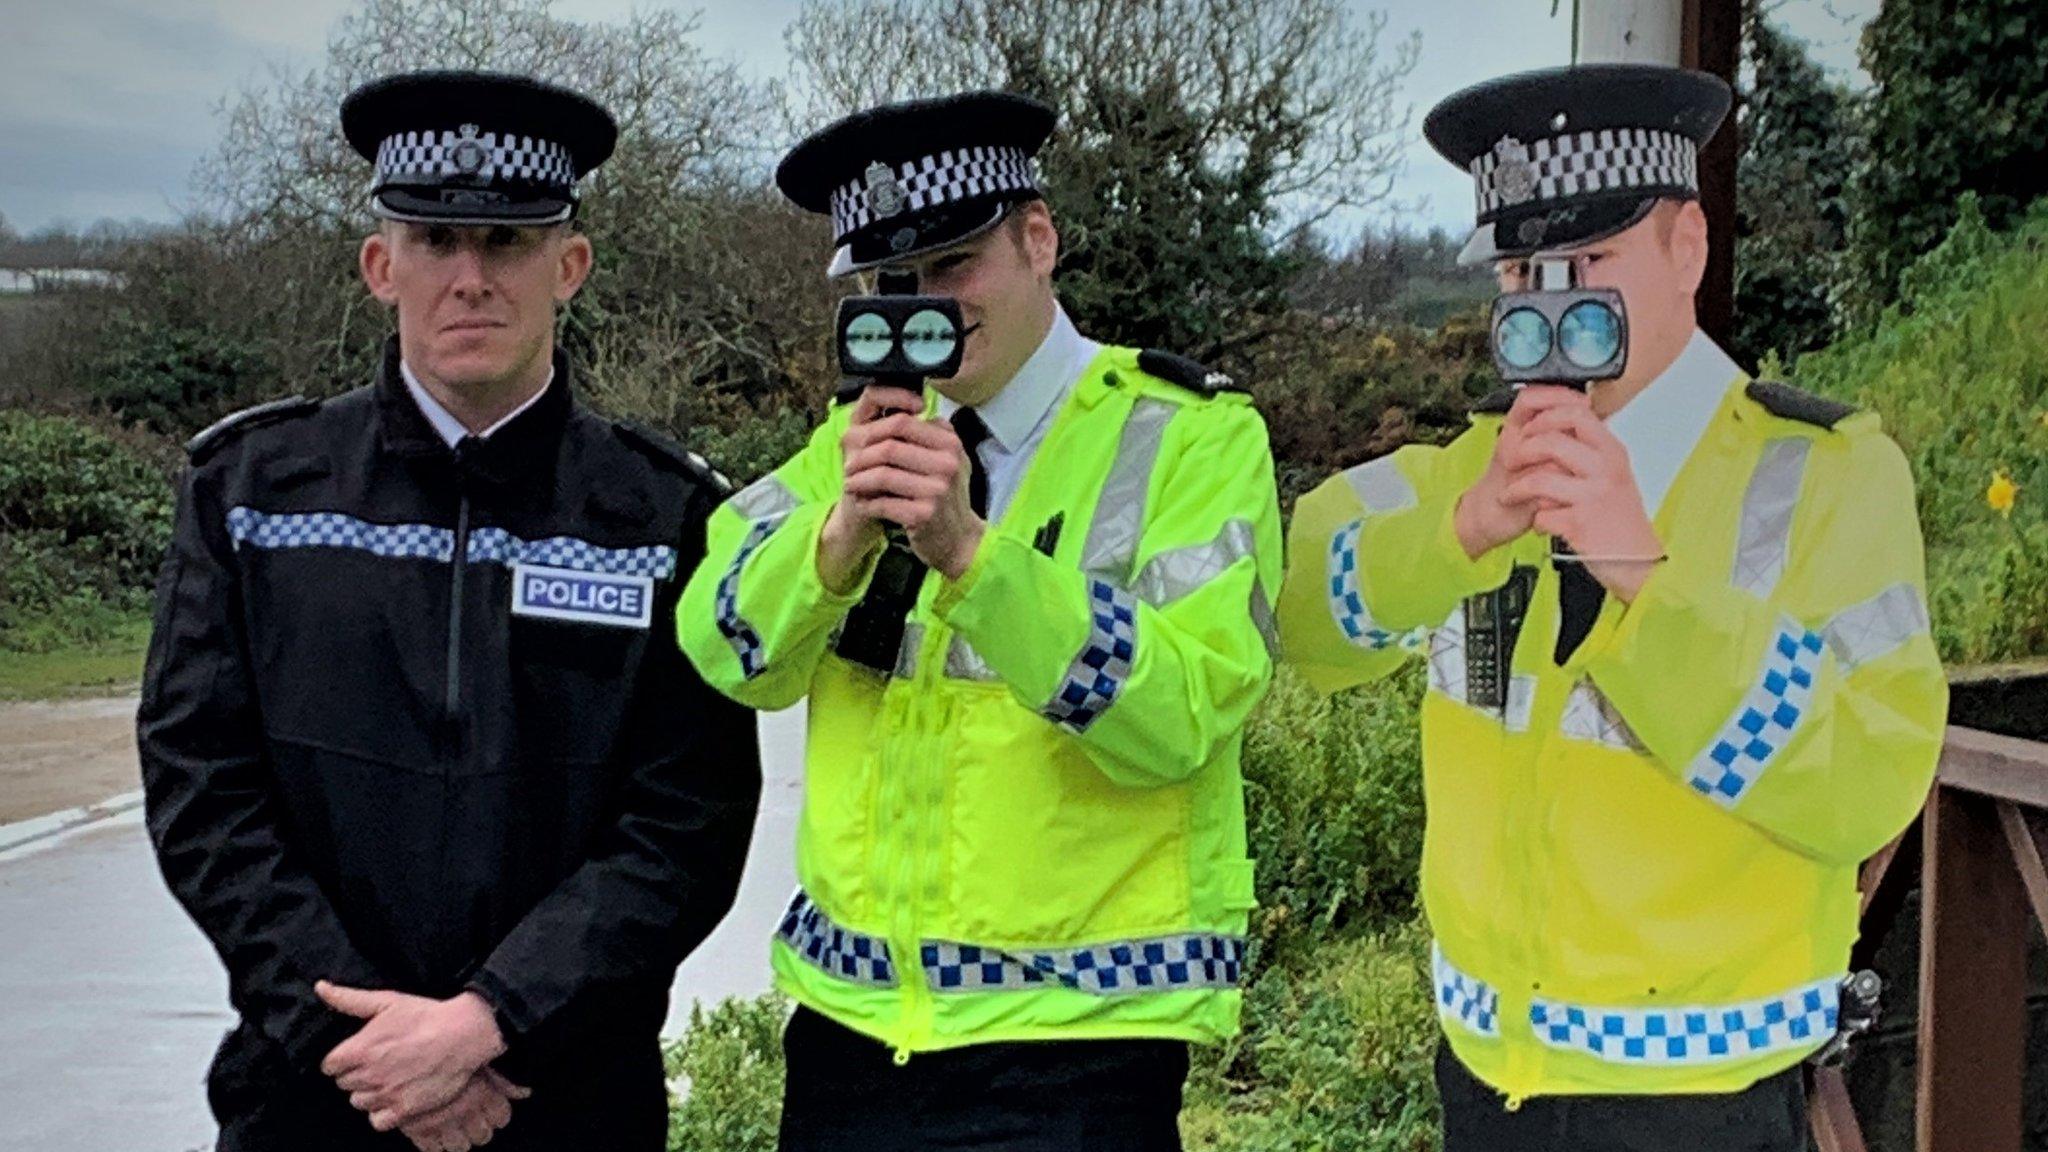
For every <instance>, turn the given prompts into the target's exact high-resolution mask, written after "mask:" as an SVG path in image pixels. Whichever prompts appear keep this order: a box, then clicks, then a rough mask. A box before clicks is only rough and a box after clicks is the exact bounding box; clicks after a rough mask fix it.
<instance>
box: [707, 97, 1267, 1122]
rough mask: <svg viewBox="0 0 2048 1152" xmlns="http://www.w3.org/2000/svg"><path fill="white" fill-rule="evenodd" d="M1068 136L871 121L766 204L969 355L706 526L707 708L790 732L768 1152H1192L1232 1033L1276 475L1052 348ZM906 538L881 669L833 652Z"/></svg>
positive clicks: (1242, 439) (947, 122)
mask: <svg viewBox="0 0 2048 1152" xmlns="http://www.w3.org/2000/svg"><path fill="white" fill-rule="evenodd" d="M1053 120H1054V117H1053V113H1052V112H1051V110H1050V109H1048V108H1046V107H1045V106H1043V105H1040V104H1038V103H1036V102H1034V101H1031V100H1027V99H1024V98H1022V97H1018V96H1014V95H1009V94H1004V93H994V92H983V93H970V94H966V95H959V96H953V97H948V98H943V99H935V100H924V101H914V102H910V103H903V104H892V105H888V106H886V107H880V108H875V109H871V110H869V111H866V112H862V113H859V114H857V115H854V116H851V117H848V118H846V119H844V120H841V121H839V122H837V123H835V124H833V125H831V126H829V127H827V128H825V129H824V130H822V131H820V132H818V133H817V134H815V135H813V136H811V137H810V138H808V139H806V140H805V141H803V142H802V143H801V144H799V145H797V147H796V148H795V149H794V150H793V151H791V152H790V153H789V155H788V156H787V157H786V158H785V159H784V160H783V162H782V164H781V167H780V169H779V170H778V172H777V173H776V180H777V183H778V184H779V185H780V187H781V188H782V190H783V192H784V193H785V194H787V195H788V196H789V197H790V198H791V199H792V200H794V201H795V202H796V203H797V204H799V205H801V206H802V207H804V208H807V209H810V210H812V211H816V212H821V213H823V212H829V213H830V214H831V216H832V220H833V234H834V240H835V243H836V244H837V246H838V253H837V255H836V257H835V258H834V260H833V263H832V271H833V272H834V273H835V274H838V273H846V272H852V271H861V270H870V269H872V270H878V271H879V272H881V273H883V274H885V275H886V274H889V273H891V272H896V273H904V272H907V273H910V274H912V275H914V276H915V279H916V286H917V289H918V291H919V292H920V293H923V294H929V295H935V296H942V297H950V298H952V300H953V301H955V302H956V303H957V304H958V306H959V308H960V310H961V313H962V319H963V320H964V322H965V325H964V327H965V330H966V332H967V336H966V343H965V346H964V352H963V360H962V363H961V366H960V368H959V371H958V372H957V374H955V375H953V376H952V377H950V378H948V379H941V380H936V381H934V382H933V383H932V385H931V386H930V387H928V388H926V389H924V390H923V391H922V392H919V391H913V390H911V389H906V388H891V387H882V386H876V385H870V386H868V387H867V388H866V389H865V391H863V392H860V393H859V394H858V396H857V398H853V399H851V400H850V401H847V402H843V403H841V404H839V405H838V406H837V407H835V408H834V409H833V410H832V412H831V415H830V417H829V419H828V420H827V421H826V423H825V424H824V425H823V426H822V427H820V428H819V429H818V430H817V432H816V434H815V435H814V436H813V437H812V439H811V441H810V444H809V446H808V447H806V448H805V449H804V450H803V451H801V452H800V453H798V454H797V455H796V456H795V457H794V458H792V459H791V460H789V461H788V462H787V463H785V464H783V465H782V466H781V467H779V468H777V469H776V470H775V471H774V472H773V473H772V474H770V475H769V476H767V477H765V478H763V479H762V480H760V481H759V482H758V483H755V484H753V485H751V486H750V487H748V488H746V489H745V490H743V491H742V492H740V493H739V494H738V495H736V496H734V497H733V498H732V499H730V500H728V501H727V502H726V503H725V504H724V506H722V507H721V508H720V509H719V510H718V512H717V514H716V515H715V516H714V517H713V518H712V522H711V544H710V548H709V551H708V552H707V555H706V561H705V564H704V566H703V567H702V568H701V569H700V570H699V571H698V574H697V575H696V576H695V577H693V578H692V580H691V582H690V586H689V588H688V590H687V591H686V593H685V594H684V598H683V606H682V609H683V610H682V617H681V629H682V635H683V640H684V647H685V648H686V650H687V651H688V652H689V655H690V658H691V659H692V660H693V661H695V662H696V664H697V666H698V668H699V669H700V670H701V671H702V672H703V674H704V677H705V679H706V680H708V681H710V682H711V683H712V684H714V685H715V686H717V687H718V688H719V689H720V690H722V691H725V692H728V693H730V694H732V695H733V696H734V697H736V698H737V699H739V700H742V701H744V702H746V703H749V704H752V705H755V706H757V707H764V708H781V707H786V706H788V705H790V704H792V703H794V702H796V701H797V700H799V699H804V698H808V700H809V723H810V739H809V743H808V747H807V750H806V755H807V761H806V776H805V796H804V813H803V820H802V824H801V828H800V833H799V844H798V860H797V870H798V873H799V878H800V880H801V881H802V889H801V890H800V891H799V892H798V893H797V894H796V897H795V899H794V900H793V902H792V903H791V905H790V908H789V911H788V914H787V916H786V917H785V919H784V921H783V924H782V927H781V931H780V933H779V935H778V937H777V939H776V940H775V941H774V943H773V945H772V948H773V964H774V969H775V977H776V983H777V986H778V987H779V988H781V989H782V990H784V991H785V992H786V993H787V994H789V995H790V996H791V997H792V998H794V999H795V1000H796V1001H797V1003H798V1004H799V1008H798V1009H797V1014H796V1016H795V1018H794V1019H793V1020H792V1021H791V1023H790V1025H789V1030H788V1033H787V1036H786V1038H785V1045H784V1046H785V1049H786V1051H787V1054H788V1069H789V1076H788V1087H787V1092H786V1095H785V1102H784V1110H783V1127H782V1147H783V1148H785V1149H792V1150H794V1149H846V1150H853V1149H876V1148H889V1149H901V1150H914V1149H923V1148H948V1149H967V1148H989V1149H998V1148H999V1149H1004V1150H1007V1152H1019V1150H1022V1152H1030V1150H1034V1149H1046V1150H1051V1149H1075V1148H1088V1149H1096V1150H1101V1152H1128V1150H1151V1149H1171V1148H1177V1147H1179V1138H1178V1133H1177V1129H1176V1123H1175V1117H1176V1115H1177V1113H1178V1111H1179V1107H1180V1096H1181V1086H1182V1083H1183V1081H1184V1080H1185V1078H1186V1073H1187V1067H1188V1055H1187V1044H1188V1042H1190V1041H1193V1042H1215V1041H1219V1040H1221V1039H1223V1038H1225V1037H1227V1036H1229V1035H1230V1034H1231V1033H1232V1032H1234V1031H1235V1030H1236V1027H1237V1022H1238V1010H1239V1000H1240V994H1239V991H1238V989H1239V985H1240V981H1241V978H1242V975H1243V961H1244V950H1245V928H1246V914H1247V911H1248V909H1249V908H1250V907H1251V904H1252V874H1251V862H1250V860H1248V859H1247V858H1246V850H1245V830H1244V810H1243V797H1242V791H1243V788H1242V782H1241V780H1240V777H1239V770H1238V757H1239V745H1240V734H1241V729H1242V727H1243V724H1244V722H1245V718H1246V715H1247V714H1248V713H1249V712H1250V710H1251V708H1252V706H1253V705H1254V704H1255V703H1256V702H1257V701H1258V699H1259V698H1260V696H1261V695H1262V694H1263V693H1264V691H1265V688H1266V685H1267V682H1268V679H1269V676H1270V673H1271V656H1270V649H1269V645H1268V633H1269V632H1270V628H1269V624H1270V620H1271V611H1270V604H1269V601H1268V599H1267V598H1268V596H1269V595H1271V594H1272V593H1273V591H1274V590H1275V589H1276V588H1277V585H1278V577H1279V561H1280V553H1279V528H1278V524H1279V517H1278V510H1277V508H1276V500H1275V493H1274V486H1273V463H1272V459H1271V454H1270V451H1269V449H1268V447H1267V440H1266V433H1265V428H1264V425H1263V423H1262V421H1261V420H1260V419H1259V416H1258V414H1257V413H1256V412H1255V411H1253V409H1252V407H1251V405H1250V404H1249V402H1248V399H1247V397H1245V396H1244V395H1242V394H1240V393H1238V392H1235V391H1234V390H1231V389H1230V387H1229V385H1230V382H1229V380H1228V379H1227V378H1225V377H1222V376H1221V375H1219V374H1216V373H1211V372H1208V371H1207V370H1205V369H1202V368H1201V367H1200V366H1199V365H1195V364H1193V363H1192V362H1190V361H1187V360H1183V359H1181V358H1179V357H1176V356H1166V355H1161V354H1157V353H1151V352H1140V351H1138V350H1136V349H1128V348H1117V347H1110V346H1104V345H1099V344H1097V343H1095V342H1093V341H1091V340H1089V339H1087V338H1086V337H1084V336H1083V335H1081V334H1080V333H1079V332H1077V331H1076V330H1075V327H1074V325H1073V324H1072V323H1071V322H1070V321H1069V320H1068V318H1067V316H1066V314H1065V313H1064V312H1063V311H1062V310H1061V308H1060V306H1059V303H1058V300H1057V299H1056V296H1055V293H1054V291H1053V285H1052V273H1053V268H1054V265H1055V263H1056V262H1057V259H1058V254H1059V235H1058V232H1057V230H1056V228H1055V225H1054V221H1053V217H1052V215H1051V213H1050V212H1049V211H1048V209H1047V207H1046V205H1045V203H1044V201H1043V200H1042V199H1041V198H1040V195H1039V191H1038V187H1037V183H1036V178H1035V176H1034V174H1033V171H1032V157H1033V155H1034V154H1035V153H1036V152H1037V150H1038V149H1039V147H1040V145H1041V144H1042V143H1043V141H1044V140H1045V139H1046V137H1047V135H1048V133H1049V132H1050V131H1051V130H1052V127H1053ZM892 524H893V525H900V526H901V527H902V528H903V529H905V530H907V531H906V536H907V542H908V546H909V548H910V549H911V550H912V551H913V552H914V554H915V556H916V557H917V558H918V559H919V560H920V561H921V562H922V563H923V564H924V565H927V566H928V571H927V572H925V573H923V574H922V576H921V583H916V584H913V585H912V586H911V592H912V594H913V598H912V600H911V602H909V603H903V602H896V601H889V600H888V598H887V597H886V596H882V595H879V594H878V595H877V597H876V600H877V601H880V602H883V603H894V604H895V605H896V606H895V607H893V608H888V609H886V610H887V611H889V612H891V613H893V614H894V620H893V621H891V622H890V623H893V625H894V627H893V628H892V629H890V635H891V637H892V638H891V641H890V643H889V644H887V645H886V646H885V647H886V649H887V651H886V653H884V655H883V656H882V657H881V658H876V657H874V656H873V654H872V653H871V652H870V651H869V647H870V645H869V644H868V642H867V641H865V640H864V641H862V642H861V643H859V644H853V643H849V642H848V641H847V639H846V637H847V635H848V634H850V633H852V632H853V631H854V630H855V629H854V627H853V625H852V624H850V623H848V621H849V616H850V614H851V613H853V612H854V611H855V610H856V609H857V608H860V607H863V606H871V603H870V601H869V599H868V598H869V596H870V594H871V593H873V592H875V588H874V587H873V586H872V585H871V581H872V582H873V584H875V585H878V584H880V583H881V582H882V581H881V579H880V578H879V577H876V576H875V570H876V568H877V565H878V563H879V561H880V558H881V557H882V556H883V555H884V552H885V546H886V545H885V525H892ZM872 618H873V613H872V612H870V613H868V615H867V616H866V617H864V619H868V620H872ZM862 634H863V635H864V636H871V635H872V632H871V631H869V630H866V629H863V630H862Z"/></svg>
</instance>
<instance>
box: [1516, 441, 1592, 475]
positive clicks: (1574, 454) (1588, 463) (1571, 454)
mask: <svg viewBox="0 0 2048 1152" xmlns="http://www.w3.org/2000/svg"><path fill="white" fill-rule="evenodd" d="M1511 456H1512V459H1511V460H1510V461H1509V462H1508V467H1509V468H1510V469H1511V470H1513V471H1515V472H1520V471H1522V470H1523V469H1525V468H1530V467H1540V466H1542V465H1544V464H1550V465H1554V466H1556V467H1559V468H1562V469H1564V470H1565V471H1566V472H1569V473H1571V474H1572V475H1574V476H1578V477H1581V478H1590V477H1594V476H1599V475H1601V474H1603V473H1604V472H1606V470H1607V467H1606V465H1607V460H1606V457H1605V456H1604V455H1603V454H1602V453H1601V452H1600V450H1599V449H1597V448H1594V447H1592V446H1591V445H1589V444H1587V443H1586V442H1584V441H1583V440H1577V439H1574V438H1573V437H1570V436H1567V435H1565V434H1564V433H1562V432H1552V433H1549V434H1548V435H1544V436H1537V437H1534V438H1532V439H1529V440H1525V441H1523V442H1522V443H1520V444H1517V445H1516V446H1515V450H1514V451H1513V452H1512V453H1511Z"/></svg>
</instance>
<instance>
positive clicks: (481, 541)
mask: <svg viewBox="0 0 2048 1152" xmlns="http://www.w3.org/2000/svg"><path fill="white" fill-rule="evenodd" d="M227 520H228V537H229V538H230V539H232V540H233V541H234V542H235V544H236V546H237V547H239V546H241V545H244V544H247V545H249V546H250V547H252V548H268V549H277V548H349V549H353V550H355V551H358V552H368V553H370V554H371V555H373V556H385V557H390V558H392V559H399V560H435V561H439V562H441V563H443V564H445V563H447V562H448V561H450V560H451V559H453V558H454V556H455V531H454V529H452V528H437V527H435V526H434V525H432V524H372V523H370V522H369V521H367V520H359V519H357V518H356V517H354V516H349V515H346V514H344V513H341V512H277V513H273V512H260V511H258V510H256V509H254V508H250V507H248V506H246V505H244V506H238V507H235V508H230V509H229V510H228V517H227ZM466 554H467V556H468V559H469V562H470V563H472V564H503V565H506V566H508V567H509V566H511V565H513V564H538V565H544V566H546V567H549V568H569V569H574V570H575V571H578V572H599V573H603V574H606V575H610V576H651V577H653V578H654V579H656V580H666V579H668V578H669V577H670V576H673V575H675V570H676V550H675V549H674V548H671V547H669V546H668V545H666V544H649V545H645V546H642V547H639V548H603V547H599V546H598V545H596V544H592V543H591V542H590V541H588V540H579V539H577V538H576V537H574V536H550V537H548V538H547V539H545V540H521V539H520V538H519V537H517V536H514V535H513V534H511V533H510V532H507V531H505V530H504V529H503V528H479V529H477V530H476V531H474V532H471V533H470V534H469V546H468V548H467V550H466Z"/></svg>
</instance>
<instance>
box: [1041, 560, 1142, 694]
mask: <svg viewBox="0 0 2048 1152" xmlns="http://www.w3.org/2000/svg"><path fill="white" fill-rule="evenodd" d="M1088 601H1089V603H1088V610H1089V629H1088V640H1087V642H1086V643H1084V644H1083V645H1082V646H1081V653H1080V655H1078V656H1076V657H1074V662H1073V663H1072V664H1069V665H1068V666H1067V679H1066V682H1065V683H1064V684H1061V685H1060V690H1059V691H1058V692H1056V693H1054V694H1053V698H1052V699H1051V700H1049V701H1047V702H1046V704H1045V707H1043V708H1041V709H1039V714H1040V715H1042V716H1044V717H1045V718H1046V719H1048V720H1051V721H1053V722H1055V723H1057V724H1059V725H1060V726H1061V727H1063V728H1065V729H1067V730H1068V731H1070V732H1086V731H1087V730H1088V726H1089V725H1090V724H1093V723H1095V721H1096V719H1097V718H1098V717H1100V716H1101V715H1102V714H1103V713H1104V712H1107V711H1108V710H1109V706H1110V705H1111V704H1114V703H1116V694H1117V693H1118V692H1121V691H1123V687H1124V682H1125V681H1127V680H1129V679H1130V678H1131V665H1132V663H1133V662H1135V661H1136V660H1137V658H1138V598H1137V597H1136V596H1133V595H1132V594H1131V593H1129V592H1127V591H1125V590H1124V589H1122V588H1119V587H1117V586H1116V585H1114V584H1111V583H1109V582H1108V581H1106V580H1097V579H1094V578H1092V577H1091V578H1090V579H1089V581H1088Z"/></svg>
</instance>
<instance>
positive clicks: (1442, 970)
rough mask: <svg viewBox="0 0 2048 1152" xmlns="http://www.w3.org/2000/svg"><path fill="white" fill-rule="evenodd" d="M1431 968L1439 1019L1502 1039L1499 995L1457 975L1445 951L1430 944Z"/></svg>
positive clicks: (1484, 984)
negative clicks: (1434, 979) (1433, 976)
mask: <svg viewBox="0 0 2048 1152" xmlns="http://www.w3.org/2000/svg"><path fill="white" fill-rule="evenodd" d="M1429 961H1430V968H1431V969H1432V972H1433V974H1434V975H1435V977H1436V1010H1437V1015H1439V1016H1441V1017H1443V1018H1444V1019H1446V1020H1455V1021H1457V1022H1458V1023H1459V1024H1460V1025H1463V1026H1464V1028H1465V1030H1466V1031H1468V1032H1473V1033H1476V1034H1478V1035H1480V1036H1499V1035H1500V992H1499V991H1497V990H1496V989H1495V988H1493V986H1492V985H1489V984H1488V983H1487V982H1486V981H1484V980H1481V979H1479V978H1478V977H1476V976H1468V975H1466V974H1465V973H1463V972H1460V971H1458V969H1457V967H1456V966H1455V965H1453V964H1452V963H1451V962H1450V961H1449V960H1446V959H1444V950H1443V948H1442V947H1440V946H1438V945H1437V944H1436V942H1434V941H1431V942H1430V948H1429Z"/></svg>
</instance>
